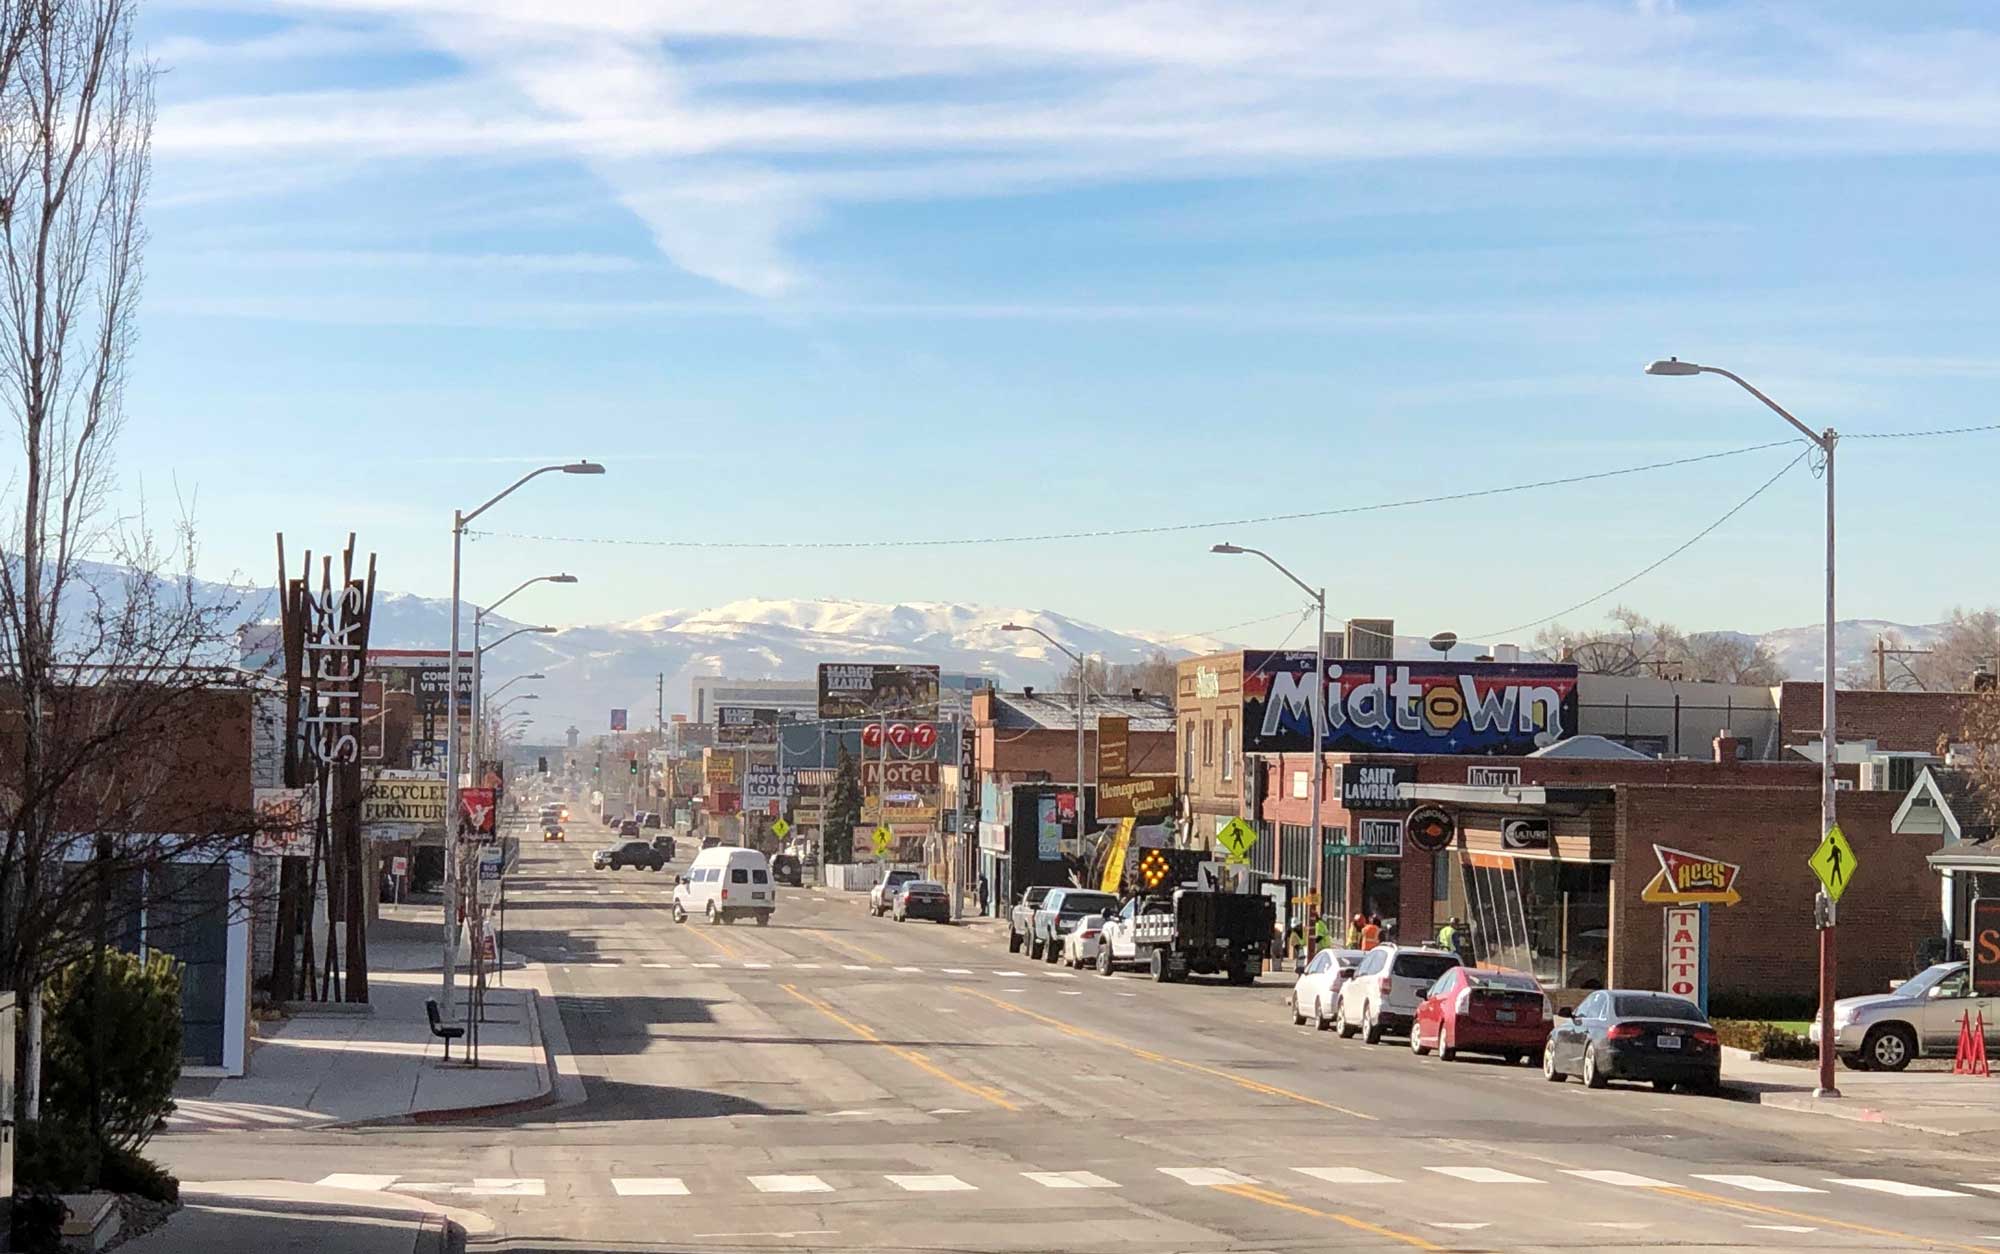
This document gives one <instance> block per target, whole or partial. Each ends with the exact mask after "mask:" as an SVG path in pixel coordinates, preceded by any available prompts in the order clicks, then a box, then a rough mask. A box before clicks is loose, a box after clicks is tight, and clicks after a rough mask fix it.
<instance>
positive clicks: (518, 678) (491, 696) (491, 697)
mask: <svg viewBox="0 0 2000 1254" xmlns="http://www.w3.org/2000/svg"><path fill="white" fill-rule="evenodd" d="M547 678H548V676H547V675H544V674H542V673H541V672H540V671H536V672H535V673H534V674H532V675H516V676H514V678H512V679H510V680H508V681H507V682H506V683H504V684H501V685H500V686H499V687H498V688H495V689H494V690H493V691H492V692H490V693H488V694H487V695H486V700H487V702H488V703H489V704H490V703H491V702H493V701H494V700H495V699H496V698H498V697H499V695H500V694H501V693H503V692H505V691H507V690H508V689H509V688H512V687H513V686H514V685H515V684H518V683H520V682H521V681H522V680H524V679H547Z"/></svg>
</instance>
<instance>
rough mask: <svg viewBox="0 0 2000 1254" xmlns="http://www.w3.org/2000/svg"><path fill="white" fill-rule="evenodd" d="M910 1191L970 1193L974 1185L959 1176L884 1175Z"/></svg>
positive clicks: (891, 1181) (900, 1187)
mask: <svg viewBox="0 0 2000 1254" xmlns="http://www.w3.org/2000/svg"><path fill="white" fill-rule="evenodd" d="M882 1178H883V1179H884V1180H887V1181H888V1182H889V1183H890V1184H893V1185H895V1186H896V1187H897V1188H899V1189H902V1190H903V1191H905V1192H908V1193H970V1192H973V1191H974V1190H973V1187H972V1186H971V1185H969V1184H967V1183H966V1182H965V1181H963V1180H961V1179H959V1178H958V1177H957V1176H886V1175H885V1176H883V1177H882Z"/></svg>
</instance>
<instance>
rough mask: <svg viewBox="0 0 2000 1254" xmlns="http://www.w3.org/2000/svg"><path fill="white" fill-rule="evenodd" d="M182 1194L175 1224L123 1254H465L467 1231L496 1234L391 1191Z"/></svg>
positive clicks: (235, 1186)
mask: <svg viewBox="0 0 2000 1254" xmlns="http://www.w3.org/2000/svg"><path fill="white" fill-rule="evenodd" d="M182 1192H183V1197H182V1206H181V1209H180V1211H179V1212H177V1213H176V1214H175V1215H174V1217H173V1218H172V1219H170V1220H168V1221H167V1223H166V1224H165V1225H164V1226H162V1227H160V1228H156V1229H154V1230H153V1231H152V1232H149V1233H147V1234H146V1235H145V1236H142V1237H139V1238H137V1239H135V1240H132V1241H129V1242H127V1243H126V1244H125V1245H123V1246H121V1247H120V1248H121V1249H126V1250H130V1251H132V1252H133V1254H218V1252H221V1251H236V1250H259V1251H266V1250H268V1251H298V1252H299V1254H305V1252H307V1251H312V1252H313V1254H453V1252H454V1251H460V1250H463V1249H464V1248H465V1238H466V1234H467V1233H468V1232H473V1233H490V1232H491V1231H492V1225H491V1223H490V1222H489V1221H488V1220H486V1219H485V1217H484V1216H480V1215H476V1214H471V1213H467V1212H463V1211H455V1210H452V1209H450V1208H448V1207H444V1206H439V1205H437V1204H436V1203H434V1202H430V1201H427V1200H425V1199H420V1198H411V1197H403V1196H401V1195H398V1194H393V1193H369V1194H356V1193H354V1192H353V1191H351V1190H344V1189H329V1188H321V1187H318V1186H315V1185H298V1184H290V1183H287V1182H285V1181H278V1180H269V1181H264V1180H243V1181H229V1182H225V1183H223V1184H220V1185H188V1186H185V1187H184V1188H183V1191H182Z"/></svg>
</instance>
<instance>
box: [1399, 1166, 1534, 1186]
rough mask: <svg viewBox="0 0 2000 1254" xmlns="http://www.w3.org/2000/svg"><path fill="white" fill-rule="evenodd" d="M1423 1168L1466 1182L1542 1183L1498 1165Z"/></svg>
mask: <svg viewBox="0 0 2000 1254" xmlns="http://www.w3.org/2000/svg"><path fill="white" fill-rule="evenodd" d="M1424 1170H1425V1171H1434V1172H1436V1173H1437V1174H1439V1175H1441V1176H1450V1177H1451V1178H1452V1179H1454V1180H1463V1181H1465V1182H1466V1183H1467V1184H1542V1183H1544V1182H1543V1181H1541V1180H1537V1179H1535V1178H1534V1177H1533V1176H1521V1175H1516V1174H1514V1173H1513V1172H1511V1171H1502V1170H1500V1169H1499V1168H1498V1167H1426V1168H1424Z"/></svg>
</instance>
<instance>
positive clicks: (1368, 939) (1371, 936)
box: [1361, 914, 1382, 952]
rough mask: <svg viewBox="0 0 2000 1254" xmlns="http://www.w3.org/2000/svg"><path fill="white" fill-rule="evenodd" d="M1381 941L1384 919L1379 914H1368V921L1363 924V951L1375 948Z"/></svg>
mask: <svg viewBox="0 0 2000 1254" xmlns="http://www.w3.org/2000/svg"><path fill="white" fill-rule="evenodd" d="M1381 943H1382V920H1381V919H1380V918H1379V917H1378V916H1376V915H1372V914H1371V915H1369V916H1368V921H1367V922H1366V923H1363V924H1362V925H1361V948H1362V951H1363V952H1366V951H1368V950H1370V949H1373V948H1375V946H1377V945H1379V944H1381Z"/></svg>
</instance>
